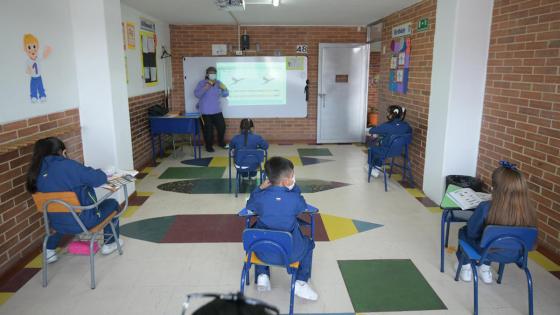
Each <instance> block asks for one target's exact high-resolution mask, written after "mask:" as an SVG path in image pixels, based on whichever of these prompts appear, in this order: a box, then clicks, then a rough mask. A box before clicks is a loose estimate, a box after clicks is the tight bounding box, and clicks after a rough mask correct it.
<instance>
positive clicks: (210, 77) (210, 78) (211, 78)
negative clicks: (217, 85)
mask: <svg viewBox="0 0 560 315" xmlns="http://www.w3.org/2000/svg"><path fill="white" fill-rule="evenodd" d="M208 79H209V80H211V81H214V80H216V74H215V73H210V74H209V75H208Z"/></svg>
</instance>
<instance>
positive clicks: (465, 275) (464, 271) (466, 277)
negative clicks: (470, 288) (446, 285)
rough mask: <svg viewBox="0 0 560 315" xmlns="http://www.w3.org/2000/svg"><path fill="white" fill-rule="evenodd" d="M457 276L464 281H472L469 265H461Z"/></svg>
mask: <svg viewBox="0 0 560 315" xmlns="http://www.w3.org/2000/svg"><path fill="white" fill-rule="evenodd" d="M459 278H461V280H463V281H465V282H471V281H472V269H471V265H469V264H465V265H463V266H461V273H460V274H459Z"/></svg>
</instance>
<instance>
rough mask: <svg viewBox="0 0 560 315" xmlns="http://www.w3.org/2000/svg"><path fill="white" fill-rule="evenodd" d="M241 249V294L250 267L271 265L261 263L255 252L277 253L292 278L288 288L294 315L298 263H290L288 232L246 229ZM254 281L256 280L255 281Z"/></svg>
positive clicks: (290, 239) (290, 238)
mask: <svg viewBox="0 0 560 315" xmlns="http://www.w3.org/2000/svg"><path fill="white" fill-rule="evenodd" d="M243 248H244V249H245V253H246V254H245V263H244V264H243V271H242V272H241V288H240V291H241V293H242V294H243V293H244V292H245V285H249V272H250V271H251V266H252V265H271V264H267V263H265V262H263V261H261V260H260V259H259V258H258V257H257V255H255V251H267V252H271V253H278V254H279V256H280V257H282V260H283V262H284V263H283V264H281V265H278V266H280V267H285V268H286V271H287V272H288V274H290V275H291V276H292V280H291V288H290V313H289V314H290V315H293V314H294V290H295V285H296V275H297V271H298V268H299V261H296V262H290V257H291V256H292V250H293V247H292V235H291V234H290V233H289V232H283V231H271V230H262V229H246V230H245V231H243ZM255 281H256V279H255Z"/></svg>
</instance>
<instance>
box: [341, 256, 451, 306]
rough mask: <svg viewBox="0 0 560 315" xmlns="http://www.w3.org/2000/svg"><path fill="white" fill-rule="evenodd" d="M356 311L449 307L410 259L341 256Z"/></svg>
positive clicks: (342, 270) (343, 271)
mask: <svg viewBox="0 0 560 315" xmlns="http://www.w3.org/2000/svg"><path fill="white" fill-rule="evenodd" d="M338 266H339V268H340V271H341V273H342V277H343V278H344V283H345V284H346V289H347V290H348V294H349V295H350V300H351V301H352V305H353V306H354V311H356V312H357V313H362V312H397V311H419V310H442V309H447V307H446V306H445V304H443V302H442V301H441V299H440V298H439V297H438V296H437V294H436V293H435V292H434V290H433V289H432V287H431V286H430V284H429V283H428V282H427V281H426V279H424V276H422V274H421V273H420V271H418V269H417V268H416V266H415V265H414V263H412V261H411V260H409V259H383V260H339V261H338Z"/></svg>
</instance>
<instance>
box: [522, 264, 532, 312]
mask: <svg viewBox="0 0 560 315" xmlns="http://www.w3.org/2000/svg"><path fill="white" fill-rule="evenodd" d="M524 270H525V275H527V289H528V292H527V294H528V299H529V315H533V278H532V277H531V272H530V271H529V268H527V267H525V269H524Z"/></svg>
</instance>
